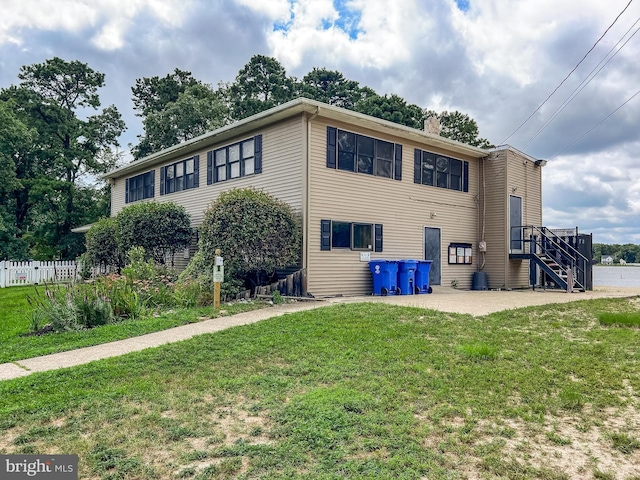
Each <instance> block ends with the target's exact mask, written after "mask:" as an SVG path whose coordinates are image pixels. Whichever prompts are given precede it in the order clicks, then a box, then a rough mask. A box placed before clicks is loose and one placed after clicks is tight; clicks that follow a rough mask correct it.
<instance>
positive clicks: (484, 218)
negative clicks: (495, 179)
mask: <svg viewBox="0 0 640 480" xmlns="http://www.w3.org/2000/svg"><path fill="white" fill-rule="evenodd" d="M487 158H488V157H483V158H482V235H481V236H480V241H481V242H484V241H485V238H484V233H485V226H486V224H487V181H486V176H485V175H486V173H485V168H484V164H485V162H486V161H487ZM486 255H487V253H486V252H482V264H481V265H480V268H479V269H478V270H482V269H484V264H485V262H486V260H487V257H486Z"/></svg>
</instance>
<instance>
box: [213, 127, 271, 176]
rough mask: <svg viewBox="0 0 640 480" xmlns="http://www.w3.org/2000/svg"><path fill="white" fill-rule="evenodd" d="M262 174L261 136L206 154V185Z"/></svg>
mask: <svg viewBox="0 0 640 480" xmlns="http://www.w3.org/2000/svg"><path fill="white" fill-rule="evenodd" d="M258 173H262V135H256V136H255V137H251V138H248V139H245V140H242V141H240V142H236V143H232V144H231V145H227V146H224V147H221V148H217V149H215V150H212V151H210V152H208V154H207V184H209V185H211V184H212V183H218V182H224V181H227V180H233V179H235V178H240V177H245V176H247V175H255V174H258Z"/></svg>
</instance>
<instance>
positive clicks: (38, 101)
mask: <svg viewBox="0 0 640 480" xmlns="http://www.w3.org/2000/svg"><path fill="white" fill-rule="evenodd" d="M18 77H19V78H20V80H21V83H20V84H19V85H18V86H12V87H9V88H6V89H4V90H2V91H1V92H0V101H3V102H4V105H5V107H8V108H9V109H10V110H11V112H12V114H13V116H14V118H15V119H17V121H18V122H19V123H21V124H22V125H23V126H24V128H25V129H26V131H28V132H29V135H20V137H21V138H22V139H23V140H22V141H20V142H19V143H20V146H19V149H18V150H19V151H16V152H14V154H13V157H12V159H13V163H14V165H13V166H14V168H15V179H16V183H15V186H14V189H13V191H12V193H11V195H10V196H11V203H10V209H11V214H12V217H13V218H12V225H11V227H12V230H13V236H14V240H15V241H14V243H16V244H17V243H20V242H23V243H27V244H28V245H29V248H30V252H29V256H31V257H34V258H39V257H40V258H46V259H51V258H63V259H69V258H75V257H76V256H77V255H78V254H79V253H81V251H82V249H83V239H82V238H81V236H79V235H76V234H73V233H71V228H72V227H74V226H77V225H78V224H77V223H76V222H77V221H78V220H80V219H81V218H82V217H83V215H82V212H80V205H81V204H83V203H84V201H85V199H86V198H87V197H95V195H94V193H95V192H93V191H87V189H86V187H85V186H84V185H83V183H84V182H83V179H84V178H85V177H86V175H96V174H100V173H104V172H106V171H107V170H109V169H110V168H111V167H112V166H113V165H111V164H109V163H105V162H104V161H102V160H103V159H104V158H105V157H104V156H102V155H101V153H102V152H104V151H105V150H107V149H110V148H111V147H113V146H117V138H118V137H119V135H120V133H121V132H122V131H123V130H124V128H125V126H124V122H123V121H122V119H121V118H120V114H119V113H118V111H117V109H116V108H115V107H114V106H109V107H106V108H105V109H103V110H102V111H101V112H99V113H97V114H95V115H87V113H89V112H91V111H92V110H98V107H99V106H100V99H99V95H98V90H99V88H101V87H102V86H104V74H102V73H100V72H96V71H94V70H93V69H91V68H90V67H89V66H88V65H86V64H84V63H81V62H79V61H71V62H67V61H65V60H62V59H60V58H58V57H55V58H53V59H50V60H47V61H45V62H44V63H41V64H34V65H30V66H23V67H22V68H21V69H20V73H19V75H18ZM5 133H6V132H5ZM91 211H94V210H93V209H92V210H91ZM96 218H97V217H93V218H88V219H87V218H86V217H85V218H82V221H84V220H88V221H93V220H95V219H96Z"/></svg>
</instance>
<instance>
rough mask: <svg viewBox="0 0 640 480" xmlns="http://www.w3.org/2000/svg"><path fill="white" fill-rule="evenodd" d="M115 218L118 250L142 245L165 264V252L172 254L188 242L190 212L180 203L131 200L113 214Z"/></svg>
mask: <svg viewBox="0 0 640 480" xmlns="http://www.w3.org/2000/svg"><path fill="white" fill-rule="evenodd" d="M116 222H117V227H118V245H119V247H120V252H123V253H126V252H128V251H129V250H131V248H133V247H142V248H144V250H145V254H146V255H147V256H148V257H150V258H152V259H153V260H154V261H155V262H156V263H158V264H164V263H165V259H166V258H167V256H169V257H171V258H173V256H174V255H175V253H176V252H178V251H182V250H184V249H185V248H186V247H188V246H189V244H190V243H191V235H192V233H193V229H192V228H191V221H190V219H189V215H188V214H187V212H186V210H185V209H184V207H183V206H179V205H176V204H174V203H171V202H170V203H158V202H140V203H134V204H133V205H129V206H127V207H125V208H123V209H122V210H121V211H120V213H118V215H116Z"/></svg>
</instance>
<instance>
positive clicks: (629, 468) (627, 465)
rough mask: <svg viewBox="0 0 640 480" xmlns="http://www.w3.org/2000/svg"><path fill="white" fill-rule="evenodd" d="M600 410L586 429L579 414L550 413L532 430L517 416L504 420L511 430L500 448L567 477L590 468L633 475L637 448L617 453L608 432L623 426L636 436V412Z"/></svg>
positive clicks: (639, 420) (638, 470) (638, 469)
mask: <svg viewBox="0 0 640 480" xmlns="http://www.w3.org/2000/svg"><path fill="white" fill-rule="evenodd" d="M603 413H604V414H605V418H604V419H603V420H602V422H601V425H591V426H590V427H589V428H588V429H585V426H584V425H585V423H584V419H582V418H579V417H562V418H555V417H550V418H548V419H547V420H546V421H545V423H544V424H543V425H541V426H540V428H538V429H533V430H532V429H531V428H530V427H531V425H530V424H528V423H526V422H523V421H521V420H507V421H505V423H506V424H507V425H508V427H509V428H510V429H512V431H513V432H514V433H513V435H512V436H511V438H507V439H505V446H504V447H503V449H502V452H503V454H504V456H505V457H508V458H511V459H512V460H513V461H515V462H517V463H518V464H521V465H530V466H532V467H534V468H537V469H547V470H552V471H556V472H562V473H564V474H566V475H567V476H568V478H592V474H593V472H594V471H600V472H606V473H608V474H612V475H614V477H612V478H616V479H627V478H631V477H637V476H638V475H640V449H636V450H635V451H633V452H632V453H631V454H624V453H621V452H620V451H618V450H616V448H615V447H614V445H613V443H612V441H611V439H610V435H611V433H612V432H619V431H621V430H624V432H625V433H626V434H628V435H630V436H632V437H635V438H638V435H639V434H640V412H638V410H637V409H636V408H634V407H628V408H626V409H624V410H619V411H618V410H617V411H612V410H609V411H606V412H603ZM483 441H486V440H483ZM483 441H481V442H483ZM481 442H480V443H481Z"/></svg>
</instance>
